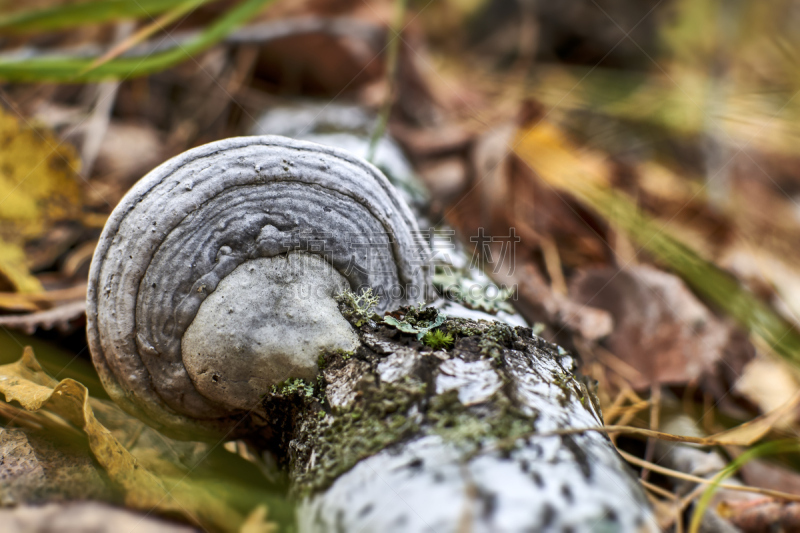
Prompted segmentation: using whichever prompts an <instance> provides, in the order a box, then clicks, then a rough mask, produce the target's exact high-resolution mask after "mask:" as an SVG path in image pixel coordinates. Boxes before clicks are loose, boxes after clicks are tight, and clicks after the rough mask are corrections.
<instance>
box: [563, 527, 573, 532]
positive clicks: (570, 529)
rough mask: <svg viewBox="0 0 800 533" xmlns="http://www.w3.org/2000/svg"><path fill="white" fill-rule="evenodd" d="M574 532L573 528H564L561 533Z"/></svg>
mask: <svg viewBox="0 0 800 533" xmlns="http://www.w3.org/2000/svg"><path fill="white" fill-rule="evenodd" d="M574 531H575V530H574V529H572V526H564V528H563V529H562V530H561V533H573V532H574Z"/></svg>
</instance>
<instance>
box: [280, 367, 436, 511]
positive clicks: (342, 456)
mask: <svg viewBox="0 0 800 533" xmlns="http://www.w3.org/2000/svg"><path fill="white" fill-rule="evenodd" d="M424 394H425V384H424V383H421V382H419V381H415V380H407V381H406V382H404V383H399V384H395V383H387V384H384V385H383V386H381V387H378V386H377V385H375V384H372V385H370V386H367V387H365V389H364V390H362V396H361V398H360V400H359V401H358V402H357V403H355V404H353V405H352V406H350V407H349V408H347V409H344V410H334V412H332V413H329V415H328V416H325V417H324V418H323V419H317V420H311V421H309V422H308V423H309V424H310V427H308V428H306V431H307V435H308V440H307V442H310V443H313V444H314V446H313V448H314V451H313V453H314V454H315V455H314V466H313V468H306V466H307V462H304V463H303V464H301V465H299V466H300V468H299V469H300V470H302V473H300V474H299V475H298V476H297V477H296V483H295V487H294V492H295V493H296V494H298V495H301V496H302V495H304V494H308V493H311V492H314V491H317V490H321V489H324V488H325V487H327V486H329V485H330V484H331V483H332V482H333V481H334V480H335V479H336V478H337V477H339V476H340V475H341V474H343V473H344V472H346V471H348V470H350V469H351V468H352V467H353V466H354V465H355V464H356V463H357V462H358V461H360V460H361V459H364V458H366V457H369V456H371V455H373V454H375V453H377V452H379V451H381V450H383V449H384V448H386V447H387V446H389V445H390V444H392V443H395V442H398V441H399V440H401V439H402V438H403V437H404V436H407V435H411V434H413V433H414V432H416V431H418V430H419V427H418V426H417V424H416V422H415V421H413V420H412V419H411V418H409V417H408V416H407V413H408V410H409V409H410V408H411V406H412V404H414V403H416V402H419V401H420V400H421V399H422V398H423V397H424ZM304 459H305V461H309V460H310V459H309V458H308V457H305V458H304Z"/></svg>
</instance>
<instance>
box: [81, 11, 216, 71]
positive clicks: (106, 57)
mask: <svg viewBox="0 0 800 533" xmlns="http://www.w3.org/2000/svg"><path fill="white" fill-rule="evenodd" d="M210 1H211V0H187V1H185V2H183V3H182V4H179V5H177V6H175V7H174V8H173V9H171V10H169V11H167V12H166V13H164V14H163V15H161V16H160V17H158V18H157V19H156V20H154V21H153V22H151V23H150V24H148V25H146V26H144V27H142V28H141V29H139V30H138V31H137V32H136V33H134V34H133V35H131V36H130V37H128V38H127V39H125V40H123V41H122V42H120V43H119V44H117V45H116V46H114V47H112V48H111V50H109V51H108V52H106V53H105V54H103V55H102V56H100V57H98V58H97V59H96V60H95V61H94V62H93V63H92V64H91V65H89V67H88V68H87V69H86V70H85V71H84V72H82V73H81V74H85V73H86V72H89V71H91V70H94V69H96V68H97V67H99V66H101V65H104V64H106V63H108V62H109V61H111V60H112V59H115V58H117V57H119V56H121V55H122V54H124V53H125V52H127V51H128V50H130V49H131V48H133V47H134V46H136V45H137V44H139V43H141V42H143V41H144V40H145V39H147V38H148V37H150V36H151V35H153V34H154V33H157V32H159V31H162V30H163V29H164V28H165V27H167V26H169V25H170V24H172V23H173V22H175V21H176V20H178V19H179V18H181V17H182V16H184V15H186V14H188V13H190V12H191V11H194V10H195V9H197V8H198V7H200V6H202V5H203V4H207V3H208V2H210Z"/></svg>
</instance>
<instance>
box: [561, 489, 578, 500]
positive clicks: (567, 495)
mask: <svg viewBox="0 0 800 533" xmlns="http://www.w3.org/2000/svg"><path fill="white" fill-rule="evenodd" d="M561 494H562V495H563V496H564V499H565V500H567V503H573V502H574V501H575V497H574V496H573V495H572V489H570V488H569V486H567V485H561Z"/></svg>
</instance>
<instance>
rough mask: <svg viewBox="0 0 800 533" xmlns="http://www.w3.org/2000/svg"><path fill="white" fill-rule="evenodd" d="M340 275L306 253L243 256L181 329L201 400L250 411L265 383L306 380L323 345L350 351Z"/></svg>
mask: <svg viewBox="0 0 800 533" xmlns="http://www.w3.org/2000/svg"><path fill="white" fill-rule="evenodd" d="M347 288H349V284H348V282H347V280H346V279H345V278H344V276H342V275H341V274H340V273H339V272H337V271H336V270H335V269H334V268H333V267H332V266H331V265H330V264H329V263H327V262H326V261H325V260H324V259H323V258H321V257H319V256H317V255H313V254H306V253H299V252H297V253H295V252H293V253H289V254H287V255H282V256H276V257H270V258H261V259H254V260H251V261H247V262H245V263H243V264H241V265H240V266H239V267H237V268H236V269H235V270H234V271H233V272H231V273H230V274H229V275H228V276H226V277H225V278H224V279H223V280H222V281H221V282H220V283H219V285H218V286H217V288H216V290H214V292H212V293H211V294H210V295H209V296H208V298H206V299H205V300H204V301H203V303H202V305H201V306H200V309H199V311H198V312H197V315H196V316H195V318H194V320H193V321H192V323H191V325H190V326H189V327H188V329H187V330H186V332H185V333H184V335H183V338H182V341H181V351H182V355H183V363H184V365H185V367H186V370H187V371H188V373H189V376H190V377H191V379H192V381H193V382H194V384H195V386H196V387H197V389H198V391H199V392H200V393H201V394H202V395H203V396H205V397H206V398H208V399H210V400H212V401H214V402H217V403H220V404H223V405H226V406H229V407H234V408H239V409H250V408H252V407H253V406H254V405H256V404H257V402H258V401H259V399H260V397H261V396H263V395H264V393H266V392H267V391H269V389H270V387H271V386H272V385H276V384H279V383H281V382H283V381H285V380H286V379H288V378H303V379H307V380H313V379H314V377H315V376H316V374H317V360H318V358H319V355H320V354H321V353H322V352H323V351H330V350H337V349H339V350H345V351H352V350H354V349H355V348H356V347H357V346H358V337H357V336H356V334H355V332H354V331H353V329H352V327H351V326H350V324H349V323H348V322H347V321H346V320H345V319H344V317H342V315H341V313H340V312H339V310H338V307H337V304H336V301H335V295H336V294H338V293H340V292H342V291H343V290H345V289H347Z"/></svg>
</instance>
